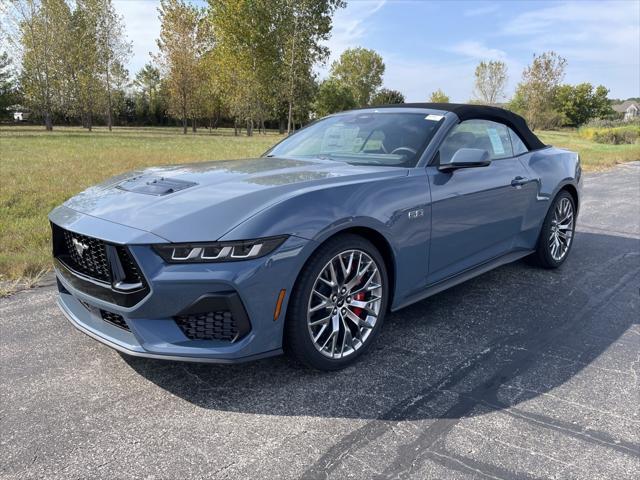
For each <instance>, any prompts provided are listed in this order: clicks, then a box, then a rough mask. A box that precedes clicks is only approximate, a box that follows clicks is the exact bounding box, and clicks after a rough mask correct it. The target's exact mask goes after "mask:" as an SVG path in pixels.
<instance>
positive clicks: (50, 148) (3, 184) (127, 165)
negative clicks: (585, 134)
mask: <svg viewBox="0 0 640 480" xmlns="http://www.w3.org/2000/svg"><path fill="white" fill-rule="evenodd" d="M539 134H540V137H541V139H542V141H543V142H545V143H548V144H553V145H556V146H558V147H564V148H568V149H570V150H576V151H578V152H580V155H581V158H582V161H583V164H584V167H585V170H599V169H603V168H608V167H611V166H613V165H615V164H616V163H620V162H625V161H630V160H640V145H603V144H598V143H594V142H592V141H590V140H587V139H585V138H581V137H579V136H578V134H577V132H576V131H568V130H567V131H559V132H539ZM280 138H281V137H280V136H279V135H277V134H275V133H269V134H268V135H259V134H256V135H255V136H254V137H252V138H247V137H234V136H233V135H232V132H231V131H230V130H217V131H215V132H214V133H213V134H209V133H208V132H207V131H206V130H201V131H199V132H198V133H197V134H192V133H191V132H189V134H188V135H186V136H184V135H182V134H181V131H180V129H178V128H124V127H123V128H116V129H114V131H113V132H109V131H108V130H107V129H106V128H96V129H94V131H93V132H91V133H88V132H87V131H86V130H83V129H81V128H72V127H56V128H55V129H54V131H53V132H49V133H47V132H45V131H44V130H43V129H42V128H41V127H13V126H12V127H1V128H0V220H1V221H0V245H1V248H0V293H1V292H2V284H3V281H4V285H10V284H13V283H14V282H15V281H17V280H19V279H33V278H37V277H38V276H39V275H41V272H42V271H46V270H48V269H50V265H51V263H50V238H49V234H50V232H49V225H48V222H47V213H48V212H49V211H50V210H51V209H52V208H53V207H55V206H56V205H59V204H60V203H62V202H64V201H65V200H66V199H68V198H69V197H71V196H72V195H74V194H76V193H77V192H79V191H81V190H83V189H85V188H86V187H88V186H90V185H93V184H95V183H97V182H100V181H101V180H104V179H106V178H108V177H110V176H113V175H116V174H118V173H122V172H125V171H128V170H134V169H138V168H142V167H146V166H151V165H163V164H171V163H182V162H193V161H204V160H222V159H231V158H242V157H254V156H258V155H260V154H261V153H262V152H264V151H265V150H267V149H268V148H269V147H270V146H271V145H273V144H274V143H276V142H277V141H278V140H280Z"/></svg>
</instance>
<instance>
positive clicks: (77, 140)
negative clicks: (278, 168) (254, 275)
mask: <svg viewBox="0 0 640 480" xmlns="http://www.w3.org/2000/svg"><path fill="white" fill-rule="evenodd" d="M280 139H281V137H280V136H279V135H277V134H274V133H269V134H267V135H259V134H255V135H254V136H253V137H251V138H247V137H234V136H233V132H232V131H230V130H218V131H214V133H213V134H209V133H207V131H206V130H202V131H199V132H198V133H197V134H195V135H194V134H192V133H191V132H189V133H188V134H187V135H182V134H181V131H180V129H177V128H116V129H114V131H113V132H109V131H108V130H107V129H106V128H96V129H94V131H93V132H92V133H88V132H87V131H86V130H82V129H81V128H70V127H56V128H54V131H53V132H50V133H47V132H45V131H44V130H43V129H42V128H40V127H1V128H0V219H1V222H0V245H1V248H0V282H2V281H5V282H7V281H12V282H14V281H15V280H17V279H21V278H26V279H28V278H33V277H35V276H38V274H39V273H40V272H41V271H42V270H43V269H46V270H48V269H50V268H51V267H50V266H51V261H50V256H51V255H50V250H51V247H50V237H49V235H50V231H49V224H48V221H47V213H48V212H49V211H50V210H51V209H52V208H53V207H55V206H56V205H59V204H60V203H62V202H64V201H65V200H66V199H68V198H69V197H71V196H72V195H74V194H76V193H77V192H79V191H81V190H83V189H85V188H86V187H88V186H90V185H93V184H95V183H97V182H100V181H102V180H104V179H106V178H108V177H111V176H113V175H116V174H118V173H122V172H126V171H129V170H134V169H138V168H141V167H146V166H152V165H163V164H172V163H183V162H194V161H205V160H224V159H231V158H243V157H255V156H259V155H260V154H262V153H263V152H264V151H265V150H267V149H268V148H269V147H270V146H272V145H273V144H274V143H276V142H277V141H278V140H280Z"/></svg>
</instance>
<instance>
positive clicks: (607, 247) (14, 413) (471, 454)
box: [0, 162, 640, 479]
mask: <svg viewBox="0 0 640 480" xmlns="http://www.w3.org/2000/svg"><path fill="white" fill-rule="evenodd" d="M578 230H579V232H578V233H577V235H576V238H575V244H574V248H573V251H572V254H571V256H570V258H569V260H568V261H567V263H566V264H565V265H564V266H563V267H562V268H561V269H560V270H557V271H544V270H539V269H535V268H533V267H530V266H528V265H527V264H526V263H524V262H518V263H515V264H512V265H508V266H505V267H501V268H499V269H498V270H495V271H493V272H490V273H488V274H485V275H483V276H481V277H479V278H476V279H474V280H472V281H470V282H467V283H465V284H463V285H460V286H458V287H456V288H454V289H452V290H449V291H447V292H444V293H441V294H439V295H437V296H435V297H432V298H431V299H428V300H426V301H423V302H421V303H419V304H416V305H414V306H412V307H409V308H407V309H405V310H402V311H400V312H398V313H396V314H393V315H391V316H390V317H388V318H387V322H386V324H385V327H384V329H383V332H382V335H381V336H380V337H379V339H378V341H377V344H376V346H375V349H373V350H372V351H371V353H370V354H368V355H367V356H365V357H364V358H363V359H362V361H360V362H359V363H357V364H356V365H354V366H352V367H350V368H348V369H346V370H343V371H341V372H338V373H330V374H327V373H320V372H315V371H309V370H305V369H303V368H301V367H299V366H297V365H296V364H294V363H293V362H291V361H290V360H288V359H286V358H284V357H280V358H274V359H269V360H264V361H260V362H256V363H251V364H245V365H237V366H215V365H214V366H212V365H195V364H182V363H167V362H160V361H152V360H144V359H136V358H127V357H124V356H121V355H120V354H118V353H117V352H115V351H113V350H111V349H109V348H108V347H105V346H103V345H101V344H99V343H97V342H95V341H94V340H92V339H90V338H89V337H86V336H85V335H83V334H82V333H80V332H78V331H76V330H75V329H74V328H73V327H72V326H71V325H70V324H69V323H68V322H67V320H66V319H65V318H64V317H63V315H62V314H61V313H60V312H59V311H58V309H57V307H56V306H55V296H56V293H55V289H54V288H53V287H52V286H47V287H41V288H37V289H35V290H31V291H26V292H22V293H18V294H16V295H14V296H12V297H9V298H6V299H2V300H0V328H1V330H0V335H1V352H0V368H1V372H0V373H1V375H0V390H1V391H0V393H1V399H0V400H1V402H0V431H1V437H0V442H1V443H0V478H15V479H18V478H19V479H29V478H110V479H111V478H157V479H174V478H189V477H193V478H243V479H244V478H249V479H252V478H265V479H272V478H300V477H303V478H335V479H344V478H357V479H369V478H419V479H426V478H430V479H431V478H447V479H448V478H509V479H510V478H576V479H578V478H579V479H586V478H589V479H591V478H608V479H623V478H638V475H639V474H640V473H639V472H640V386H639V382H638V376H639V375H640V325H639V324H638V322H639V321H640V308H639V304H640V299H639V286H640V162H636V163H634V164H627V165H625V166H620V167H617V168H616V169H614V170H612V171H609V172H605V173H598V174H592V175H588V176H587V177H586V179H585V191H584V202H583V205H582V210H581V212H580V217H579V221H578Z"/></svg>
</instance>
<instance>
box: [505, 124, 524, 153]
mask: <svg viewBox="0 0 640 480" xmlns="http://www.w3.org/2000/svg"><path fill="white" fill-rule="evenodd" d="M509 137H511V145H512V146H513V154H514V155H521V154H523V153H527V152H528V151H529V149H528V148H527V146H526V145H525V144H524V142H523V141H522V139H521V138H520V137H519V136H518V134H517V133H516V132H514V131H513V130H511V129H509Z"/></svg>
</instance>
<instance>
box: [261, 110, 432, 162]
mask: <svg viewBox="0 0 640 480" xmlns="http://www.w3.org/2000/svg"><path fill="white" fill-rule="evenodd" d="M442 118H443V117H442V116H441V115H427V114H426V113H399V112H367V113H365V112H348V113H343V114H339V115H335V116H331V117H327V118H324V119H322V120H319V121H318V122H316V123H313V124H311V125H309V126H308V127H306V128H304V129H302V130H300V131H299V132H297V133H296V134H295V135H292V136H290V137H289V138H287V139H285V140H283V141H282V142H280V143H279V144H278V145H276V146H275V147H274V148H273V149H272V150H271V151H269V152H267V155H268V156H273V157H302V158H305V157H307V158H320V159H330V160H337V161H342V162H347V163H352V164H358V165H384V166H390V167H415V166H416V164H417V163H418V159H419V158H420V155H421V154H422V151H423V150H424V149H425V147H426V146H427V144H428V143H429V141H430V140H431V138H432V137H433V134H434V133H435V132H436V130H437V129H438V126H439V125H440V123H441V122H440V120H441V119H442Z"/></svg>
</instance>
